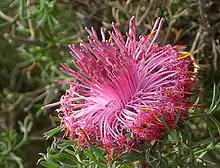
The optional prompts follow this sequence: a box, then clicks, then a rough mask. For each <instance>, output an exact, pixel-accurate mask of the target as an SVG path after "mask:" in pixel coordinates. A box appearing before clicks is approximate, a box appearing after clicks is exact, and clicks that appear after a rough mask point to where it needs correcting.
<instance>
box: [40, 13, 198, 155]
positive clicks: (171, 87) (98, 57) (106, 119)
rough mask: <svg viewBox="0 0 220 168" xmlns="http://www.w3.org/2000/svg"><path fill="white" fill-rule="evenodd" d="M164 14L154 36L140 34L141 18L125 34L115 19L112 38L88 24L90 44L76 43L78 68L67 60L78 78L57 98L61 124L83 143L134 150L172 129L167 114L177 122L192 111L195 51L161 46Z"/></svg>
mask: <svg viewBox="0 0 220 168" xmlns="http://www.w3.org/2000/svg"><path fill="white" fill-rule="evenodd" d="M161 26H162V19H157V20H156V22H155V24H154V27H153V29H152V31H151V33H150V34H149V35H148V36H140V37H139V38H137V37H136V28H135V19H134V17H132V18H131V20H130V25H129V31H128V32H127V33H126V35H125V36H123V35H122V34H121V32H120V31H119V29H118V27H117V26H116V25H115V24H114V23H113V24H112V27H113V29H114V31H113V32H109V35H110V37H111V39H110V40H109V41H107V40H106V39H105V35H104V32H103V30H102V29H101V35H102V41H99V40H98V37H97V34H96V32H95V30H94V29H93V28H92V29H91V30H90V29H87V28H86V31H87V32H88V33H89V37H88V41H89V43H85V42H83V41H82V42H81V43H80V46H79V47H77V46H74V45H70V46H69V47H70V49H71V54H72V56H73V57H74V58H75V59H76V61H75V62H74V64H75V65H76V66H77V68H78V70H77V71H76V70H73V69H71V68H69V67H68V66H67V65H66V64H62V68H61V70H62V71H63V72H64V73H66V74H68V75H70V76H72V77H73V78H74V79H75V80H74V81H72V82H65V81H59V82H60V83H62V84H67V85H69V86H70V88H69V89H68V90H67V91H66V94H65V95H63V96H62V97H61V100H60V101H59V102H57V103H54V104H50V105H47V106H45V107H44V108H48V107H52V106H58V105H59V106H60V108H59V109H58V111H59V117H60V119H61V125H62V127H63V128H64V129H65V130H66V134H68V135H69V137H70V138H77V139H78V143H79V144H83V145H84V146H88V145H89V144H93V145H96V146H101V147H104V148H105V149H106V150H107V152H108V153H112V151H121V150H122V149H123V148H125V149H128V150H130V149H133V147H135V145H137V144H138V143H140V142H141V141H152V140H158V139H159V138H160V137H161V136H162V135H163V134H165V133H166V132H167V130H166V127H165V126H164V124H163V123H162V119H163V120H164V121H165V122H166V123H167V125H168V126H169V127H173V126H174V125H175V122H176V121H177V117H179V122H182V121H183V120H184V119H185V117H186V116H187V109H188V108H189V105H187V103H186V99H187V97H188V96H187V94H188V93H189V92H190V91H191V87H192V84H193V78H194V76H195V74H193V72H191V71H189V65H190V60H188V59H185V57H187V56H189V54H181V53H178V50H177V48H178V47H172V46H171V45H165V46H159V45H158V44H157V43H155V40H156V38H157V36H158V34H159V32H160V29H161Z"/></svg>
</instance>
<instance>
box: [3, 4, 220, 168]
mask: <svg viewBox="0 0 220 168" xmlns="http://www.w3.org/2000/svg"><path fill="white" fill-rule="evenodd" d="M219 9H220V7H219V3H218V2H217V1H214V0H211V1H206V0H203V1H200V0H199V1H195V0H187V1H186V0H183V1H182V0H172V1H171V0H163V1H153V0H140V1H137V0H133V1H129V0H128V1H125V0H122V1H119V0H111V1H110V0H95V1H94V0H85V1H79V0H76V1H72V0H36V1H32V0H4V1H3V0H2V1H0V30H1V31H0V51H1V52H0V59H1V61H0V69H1V73H0V78H1V80H0V167H3V168H13V167H15V168H17V167H20V168H21V167H24V168H29V167H36V163H37V160H38V159H39V158H40V159H39V161H38V164H37V166H38V167H49V168H53V167H56V168H57V167H67V168H68V167H82V168H83V167H85V168H86V167H92V168H93V167H94V168H95V167H100V168H101V167H109V168H110V167H113V168H130V167H136V168H137V167H143V162H146V163H147V164H148V166H149V167H163V168H169V167H187V168H188V167H192V168H194V167H199V168H200V167H214V166H215V165H216V167H219V165H220V155H219V141H220V138H219V137H220V117H219V110H220V105H219V104H220V96H219V95H220V92H219V91H220V88H219V87H220V86H219V84H218V83H219V82H220V76H219V74H220V66H219V65H220V56H219V55H220V52H219V51H220V50H219V47H220V44H219V32H218V31H219V28H220V27H219V25H220V24H219V20H220V18H219V15H218V13H219V12H220V11H219ZM131 16H135V17H136V21H137V25H138V32H139V34H143V33H146V34H147V33H148V32H149V30H150V29H151V28H152V23H153V22H154V20H155V19H156V18H157V17H159V16H160V17H163V18H165V22H164V27H163V30H162V32H161V34H160V42H161V43H163V44H166V43H171V44H173V45H176V44H187V50H188V51H190V52H191V53H192V57H191V59H193V60H196V63H194V66H197V64H199V67H200V68H201V69H202V70H200V71H199V74H198V77H199V80H200V81H199V82H198V87H197V88H196V89H195V92H194V94H193V95H192V96H191V100H190V101H191V102H195V104H196V106H195V107H194V108H192V109H190V111H189V117H188V120H187V121H186V122H185V123H184V124H183V125H181V126H177V127H176V128H175V129H170V128H169V127H168V126H167V124H166V123H165V122H164V121H163V118H161V119H160V120H161V122H162V123H163V124H164V125H165V126H166V128H167V129H168V130H169V129H170V131H171V132H170V133H169V134H167V135H166V136H165V137H163V139H161V140H160V141H159V142H151V143H146V144H145V146H144V149H140V151H142V152H141V153H138V152H134V151H133V152H130V153H128V152H126V153H123V154H122V155H120V156H118V157H116V158H113V160H111V161H110V160H109V159H108V157H109V156H108V155H107V154H106V152H105V151H104V150H103V149H100V148H96V147H94V146H91V147H90V148H81V147H78V146H77V145H76V142H75V141H70V140H64V139H62V138H61V137H62V135H61V134H63V133H62V130H61V128H60V127H59V124H60V123H59V119H58V117H57V113H56V112H54V109H50V110H48V111H43V110H41V107H42V106H43V105H45V104H48V103H50V102H55V101H58V100H59V98H60V96H61V95H62V94H63V93H64V91H65V89H66V86H60V85H59V84H56V83H55V82H54V81H55V80H56V79H64V80H71V79H69V77H67V76H65V75H64V74H63V73H62V72H61V71H60V70H59V67H60V63H62V62H65V63H67V64H69V65H70V66H71V67H72V68H74V65H72V64H71V63H72V59H73V58H72V57H71V56H70V54H69V53H68V48H67V44H73V43H78V42H79V41H80V40H81V39H83V40H84V39H85V37H86V35H85V31H84V27H85V26H87V27H91V26H93V27H94V28H95V29H97V30H98V29H99V28H100V27H104V28H105V31H106V32H107V31H108V30H110V27H111V26H110V25H111V22H112V21H114V22H115V23H116V24H118V25H119V28H120V29H121V30H122V32H125V31H126V29H127V26H126V25H127V23H128V19H129V18H130V17H131ZM106 34H107V33H106ZM195 73H198V70H197V69H196V70H195ZM213 83H216V84H213ZM51 119H52V120H51ZM176 121H178V117H177V119H176ZM45 132H46V133H45ZM43 133H44V137H43ZM45 137H46V138H45ZM52 138H54V141H53V142H52V145H51V139H52ZM48 146H50V147H48ZM38 153H41V155H39V154H38Z"/></svg>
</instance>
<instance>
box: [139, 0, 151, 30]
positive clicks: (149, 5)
mask: <svg viewBox="0 0 220 168" xmlns="http://www.w3.org/2000/svg"><path fill="white" fill-rule="evenodd" d="M153 2H154V0H150V2H149V4H148V8H147V9H146V11H145V12H144V14H143V15H142V16H141V18H140V19H139V20H138V21H137V26H139V25H140V24H141V22H142V21H143V20H144V18H146V16H147V14H148V12H149V11H150V9H151V7H152V5H153Z"/></svg>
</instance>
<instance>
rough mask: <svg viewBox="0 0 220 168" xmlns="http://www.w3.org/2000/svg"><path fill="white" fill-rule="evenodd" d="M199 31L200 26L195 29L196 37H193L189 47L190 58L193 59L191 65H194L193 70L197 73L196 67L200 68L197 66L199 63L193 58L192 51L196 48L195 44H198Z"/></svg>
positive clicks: (200, 29)
mask: <svg viewBox="0 0 220 168" xmlns="http://www.w3.org/2000/svg"><path fill="white" fill-rule="evenodd" d="M201 31H202V27H201V26H199V30H198V31H197V34H196V37H195V39H194V41H193V44H192V47H191V49H190V53H191V54H190V59H191V60H192V61H193V66H194V67H195V68H194V72H195V73H197V72H198V69H199V68H200V67H199V65H198V64H197V63H196V61H195V58H194V56H193V55H194V53H193V51H194V50H195V49H196V46H197V44H198V41H199V38H200V35H201Z"/></svg>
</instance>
